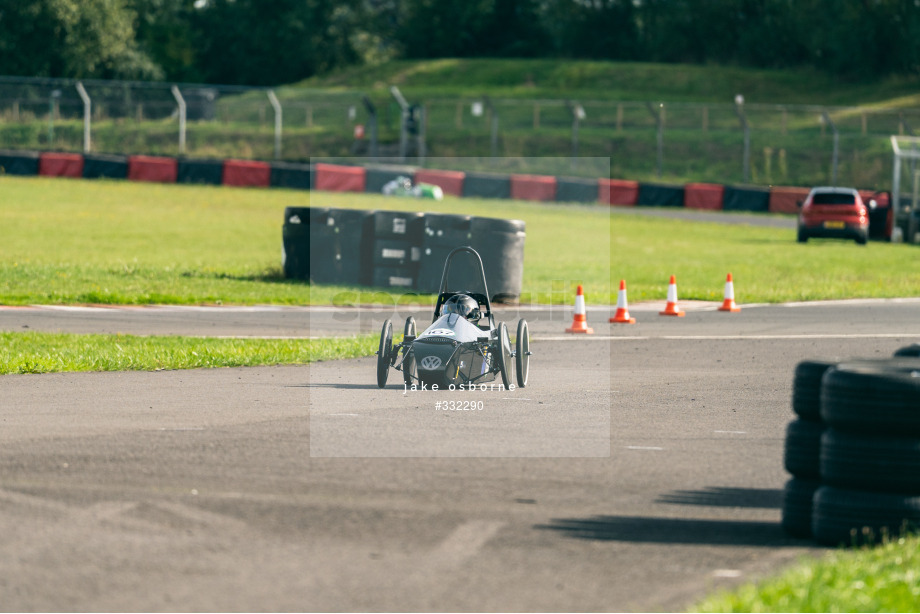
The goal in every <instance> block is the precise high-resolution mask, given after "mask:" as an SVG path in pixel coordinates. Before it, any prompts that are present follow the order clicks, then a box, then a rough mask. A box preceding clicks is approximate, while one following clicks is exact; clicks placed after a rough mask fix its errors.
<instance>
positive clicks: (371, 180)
mask: <svg viewBox="0 0 920 614" xmlns="http://www.w3.org/2000/svg"><path fill="white" fill-rule="evenodd" d="M414 176H415V171H414V170H413V169H411V168H410V169H401V168H370V167H368V169H367V174H366V175H365V180H364V191H365V192H373V193H375V194H380V193H381V192H382V191H383V186H385V185H386V184H388V183H389V182H391V181H393V180H394V179H396V178H397V177H408V178H409V179H412V177H414Z"/></svg>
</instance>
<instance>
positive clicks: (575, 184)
mask: <svg viewBox="0 0 920 614" xmlns="http://www.w3.org/2000/svg"><path fill="white" fill-rule="evenodd" d="M597 200H598V189H597V180H596V179H571V178H568V177H557V178H556V201H558V202H561V203H596V202H597Z"/></svg>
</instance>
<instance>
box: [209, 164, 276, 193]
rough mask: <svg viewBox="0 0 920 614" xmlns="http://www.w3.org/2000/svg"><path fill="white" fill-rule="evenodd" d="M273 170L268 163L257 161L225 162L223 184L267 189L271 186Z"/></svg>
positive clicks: (222, 176)
mask: <svg viewBox="0 0 920 614" xmlns="http://www.w3.org/2000/svg"><path fill="white" fill-rule="evenodd" d="M271 179H272V168H271V165H270V164H268V163H267V162H258V161H255V160H224V167H223V173H222V175H221V183H223V184H224V185H232V186H237V187H251V188H267V187H268V186H270V185H271Z"/></svg>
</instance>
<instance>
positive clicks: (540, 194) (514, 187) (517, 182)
mask: <svg viewBox="0 0 920 614" xmlns="http://www.w3.org/2000/svg"><path fill="white" fill-rule="evenodd" d="M511 198H513V199H515V200H535V201H547V200H556V178H555V177H549V176H546V175H511Z"/></svg>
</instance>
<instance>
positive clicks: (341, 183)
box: [313, 162, 367, 192]
mask: <svg viewBox="0 0 920 614" xmlns="http://www.w3.org/2000/svg"><path fill="white" fill-rule="evenodd" d="M313 172H314V176H313V189H315V190H325V191H328V192H364V185H365V182H366V176H367V171H366V170H365V169H364V167H361V166H338V165H335V164H323V163H321V162H320V163H317V164H315V165H313Z"/></svg>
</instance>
